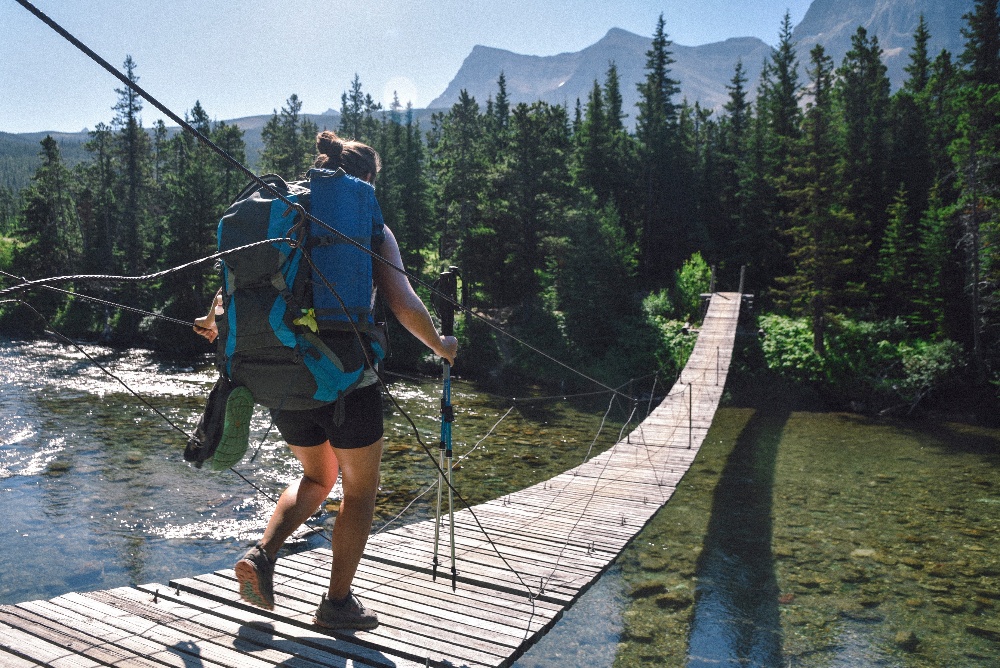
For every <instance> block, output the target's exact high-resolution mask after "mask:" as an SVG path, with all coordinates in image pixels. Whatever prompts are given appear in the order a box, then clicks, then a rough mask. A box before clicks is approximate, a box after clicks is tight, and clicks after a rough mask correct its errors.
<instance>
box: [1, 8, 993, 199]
mask: <svg viewBox="0 0 1000 668" xmlns="http://www.w3.org/2000/svg"><path fill="white" fill-rule="evenodd" d="M973 5H974V0H813V3H812V4H811V5H810V6H809V10H808V11H807V12H806V15H805V16H804V17H803V19H802V21H801V22H800V23H799V24H798V25H797V26H795V29H794V32H793V38H794V39H795V41H796V43H797V50H798V57H799V61H800V64H801V65H802V72H803V74H802V76H803V78H804V76H805V74H804V71H805V63H806V62H807V61H808V58H809V50H810V49H811V48H812V47H813V45H815V44H817V43H822V44H823V45H824V46H825V47H826V49H827V53H828V54H829V55H830V56H831V57H832V58H833V59H834V62H835V63H838V64H839V62H840V61H841V59H843V57H844V54H845V53H847V51H848V50H849V49H850V43H851V36H852V35H853V34H854V33H855V31H856V30H857V28H858V26H864V27H865V28H866V29H867V30H868V32H869V34H873V35H876V36H877V37H878V39H879V44H880V45H881V47H882V49H883V51H884V60H885V62H886V65H887V67H888V69H889V77H890V79H891V81H892V83H893V87H894V88H896V87H899V86H900V85H901V84H902V82H903V80H904V79H905V73H904V70H903V68H904V67H905V66H906V63H907V62H908V59H909V53H910V50H911V48H912V46H913V31H914V30H915V29H916V27H917V23H918V21H919V18H920V15H921V14H922V15H923V16H924V18H925V20H926V21H927V24H928V28H929V30H930V33H931V41H930V44H929V48H930V52H931V54H932V55H933V56H936V55H937V53H939V52H940V51H941V49H948V50H949V51H951V52H952V54H953V55H957V54H958V53H960V52H961V51H962V49H963V48H964V40H963V38H962V35H961V28H962V26H963V25H964V21H963V19H962V17H963V15H965V14H966V13H967V12H970V11H971V10H972V8H973ZM654 21H655V17H650V24H651V25H652V24H653V23H654ZM780 21H781V17H780V16H778V17H775V22H774V34H775V41H776V40H777V35H778V32H779V28H780ZM666 29H667V32H668V37H669V31H670V26H669V25H668V26H667V27H666ZM651 45H652V39H651V38H649V37H642V36H640V35H635V34H633V33H630V32H627V31H625V30H621V29H618V28H613V29H612V30H610V31H608V33H607V34H606V35H605V36H604V37H603V38H601V40H600V41H598V42H597V43H596V44H593V45H591V46H589V47H587V48H585V49H583V50H582V51H577V52H575V53H561V54H558V55H555V56H528V55H523V54H517V53H514V52H512V51H506V50H504V49H497V48H493V47H487V46H476V47H474V48H473V49H472V52H471V53H470V54H469V55H468V57H467V58H466V59H465V61H464V62H463V63H462V66H461V67H460V68H459V70H458V73H457V74H456V75H455V78H454V79H452V81H451V83H449V84H448V87H447V88H446V89H445V91H444V92H443V93H442V94H441V95H439V96H438V97H437V98H435V99H434V100H433V101H432V102H431V103H430V104H429V105H428V106H427V109H420V110H415V111H414V117H415V118H416V120H418V121H421V122H422V125H423V127H424V128H427V127H428V124H427V119H428V118H429V116H430V114H431V113H432V112H433V111H435V110H444V109H448V108H449V107H451V105H453V104H454V103H455V102H457V101H458V96H459V93H460V92H461V91H462V90H463V89H464V90H466V91H468V92H469V93H470V94H471V95H473V96H474V97H475V98H476V100H477V101H479V102H480V104H483V105H485V103H486V100H487V98H489V97H495V96H496V91H497V79H498V78H499V76H500V73H501V72H503V73H504V77H505V78H506V81H507V94H508V96H509V97H510V100H511V102H513V103H515V104H516V103H519V102H529V103H530V102H534V101H536V100H544V101H546V102H550V103H552V104H566V105H568V106H569V107H570V108H571V109H572V108H573V107H574V106H575V104H576V100H577V99H580V100H581V101H586V99H587V95H588V94H589V93H590V90H591V89H592V88H593V85H594V81H595V80H597V81H599V82H601V83H603V82H604V80H605V77H606V74H607V71H608V67H609V64H610V63H611V62H614V63H615V65H616V67H617V68H618V76H619V83H620V86H621V92H622V98H623V105H624V111H625V113H626V114H628V118H626V123H627V124H628V125H629V126H632V125H634V123H635V114H636V107H635V103H636V102H637V101H638V97H639V95H638V91H637V89H636V84H638V83H639V82H640V81H642V80H643V78H644V76H645V65H646V52H647V51H648V50H649V49H650V47H651ZM670 50H671V51H672V52H673V57H674V59H675V61H676V62H675V63H674V64H673V65H672V67H671V69H672V72H671V74H672V76H673V78H675V79H678V80H680V82H681V98H686V99H687V100H688V101H689V102H691V103H692V104H693V103H694V102H695V101H696V100H697V101H698V102H699V103H700V104H701V105H702V106H703V107H707V108H709V109H719V108H720V107H721V106H722V105H723V104H725V102H726V99H727V97H728V93H727V91H726V86H727V85H729V83H730V81H731V80H732V77H733V71H734V68H735V66H736V62H737V61H738V60H741V61H742V62H743V67H744V71H745V72H746V74H747V79H748V83H747V86H748V89H749V91H750V94H751V97H752V96H753V94H754V92H755V89H756V85H757V82H758V80H759V78H760V72H761V69H762V67H763V64H764V61H765V60H766V59H767V58H768V56H769V54H770V52H771V47H770V46H769V45H768V44H765V43H764V42H763V41H761V40H759V39H757V38H755V37H734V38H732V39H727V40H725V41H723V42H716V43H714V44H704V45H701V46H683V45H680V44H673V45H672V46H671V47H670ZM678 101H680V99H678ZM268 118H270V114H265V115H260V116H248V117H245V118H238V119H234V120H231V121H227V122H228V123H234V124H236V125H238V126H239V127H240V128H242V129H243V130H244V131H245V132H246V136H245V138H246V142H247V158H248V162H249V163H250V164H251V166H252V165H255V164H256V160H257V156H258V155H259V153H260V150H261V148H262V142H261V139H260V130H261V128H262V127H263V126H264V123H266V122H267V119H268ZM309 118H310V119H312V120H313V121H314V122H316V124H317V125H318V126H319V127H320V128H321V129H322V128H324V127H326V128H334V127H336V126H337V125H338V124H339V114H338V113H337V112H335V111H333V110H332V109H331V110H330V111H328V112H326V113H325V114H321V115H309ZM46 134H49V133H45V132H40V133H25V134H17V135H13V134H8V133H4V132H0V185H2V186H6V187H9V188H13V189H20V188H22V187H24V186H25V185H26V184H27V183H28V179H29V178H30V175H31V174H32V173H34V171H35V169H36V168H37V165H38V160H39V159H38V151H39V146H38V142H39V141H41V139H42V138H43V137H44V136H45V135H46ZM53 136H54V137H55V138H56V139H58V140H59V142H60V146H61V147H62V151H63V155H64V157H65V158H66V160H67V162H69V163H70V164H73V163H75V162H79V161H80V160H83V159H84V158H85V155H86V154H85V152H84V151H83V148H82V146H83V143H84V142H85V141H86V140H87V135H86V133H85V132H81V133H76V134H72V133H69V134H66V133H58V134H55V133H53Z"/></svg>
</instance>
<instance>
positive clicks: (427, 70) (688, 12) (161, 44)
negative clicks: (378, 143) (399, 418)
mask: <svg viewBox="0 0 1000 668" xmlns="http://www.w3.org/2000/svg"><path fill="white" fill-rule="evenodd" d="M810 2H811V0H661V1H659V2H655V1H652V0H590V1H587V0H431V1H430V2H415V1H413V0H356V2H353V3H344V2H340V1H333V0H327V1H323V0H298V1H296V2H288V1H286V0H269V1H268V2H261V1H251V0H155V1H154V0H150V1H140V0H33V1H32V4H34V5H35V6H36V7H37V8H39V9H40V10H41V11H42V12H44V13H46V14H48V15H49V16H50V17H51V18H52V19H54V20H55V21H56V22H57V23H59V24H61V25H62V26H63V28H65V29H66V30H68V31H69V32H70V33H72V34H73V35H75V36H76V37H77V38H78V39H79V40H80V41H82V42H83V43H84V44H86V45H87V46H88V47H90V48H91V49H92V50H94V51H95V52H96V53H98V54H99V55H100V56H102V57H103V58H104V59H105V60H107V61H108V62H109V63H111V64H112V65H114V66H116V67H118V68H121V65H122V63H123V62H124V61H125V58H126V56H128V55H131V56H132V59H133V60H134V61H135V63H136V65H137V69H136V73H137V74H138V76H139V85H141V86H142V87H143V88H145V89H146V90H147V91H148V92H149V93H150V94H151V95H153V96H155V97H157V98H158V99H159V100H160V102H162V103H163V104H165V105H166V106H167V107H168V108H170V109H171V110H172V111H174V112H175V113H177V114H178V115H183V114H184V113H185V112H186V111H187V110H189V109H191V108H192V107H193V106H194V103H195V102H196V101H200V102H201V105H202V107H204V109H205V110H206V111H207V112H208V114H209V116H210V117H212V118H213V119H216V120H230V119H235V118H240V117H243V116H253V115H261V114H270V113H272V112H273V111H275V110H278V109H280V108H281V107H282V106H283V105H284V104H285V102H286V100H287V99H288V97H289V96H290V95H292V94H293V93H294V94H296V95H298V97H299V98H300V99H301V100H302V111H303V112H305V113H312V114H319V113H323V112H325V111H326V110H328V109H330V108H333V109H337V110H339V109H340V96H341V94H342V93H343V92H344V91H345V90H346V89H347V88H348V87H349V86H350V84H351V81H352V80H353V79H354V76H355V75H358V76H359V77H360V80H361V85H362V87H363V89H364V91H365V92H367V93H370V94H371V96H372V97H373V98H375V99H376V100H378V101H380V102H383V104H385V105H388V103H390V102H391V101H392V97H393V92H394V91H395V92H396V93H397V94H398V96H399V99H400V100H401V102H402V103H403V104H404V105H405V104H406V102H407V101H409V102H411V103H412V104H413V106H414V107H415V108H423V107H426V106H427V104H428V103H429V102H430V101H431V100H433V99H434V98H435V97H437V96H438V95H440V94H441V93H442V92H444V90H445V88H446V87H447V85H448V82H449V81H451V79H452V78H453V77H454V76H455V74H456V73H457V72H458V69H459V68H460V67H461V65H462V61H463V60H464V59H465V57H466V56H467V55H468V54H469V53H470V52H471V51H472V47H473V46H475V45H477V44H482V45H484V46H491V47H495V48H500V49H507V50H509V51H514V52H516V53H521V54H528V55H537V56H548V55H554V54H557V53H565V52H573V51H579V50H581V49H583V48H585V47H587V46H590V45H591V44H593V43H595V42H597V41H598V40H599V39H600V38H601V37H603V36H604V35H605V34H606V33H607V32H608V30H610V29H611V28H622V29H624V30H628V31H630V32H633V33H636V34H639V35H645V36H651V35H652V33H653V30H654V29H655V27H656V21H657V18H658V17H659V15H660V14H661V13H662V14H663V17H664V22H665V30H666V32H667V35H668V37H669V39H671V40H672V41H673V42H675V43H677V44H681V45H685V46H697V45H700V44H708V43H711V42H717V41H721V40H724V39H727V38H729V37H745V36H755V37H760V38H761V39H763V40H764V41H765V42H767V43H768V44H774V43H776V42H777V38H778V31H779V28H780V24H781V19H782V17H783V16H784V14H785V12H786V11H788V12H790V14H791V18H792V24H793V25H795V24H796V23H798V22H799V21H800V20H801V19H802V17H803V16H804V15H805V12H806V10H807V9H808V7H809V4H810ZM121 87H122V84H121V82H119V81H118V80H116V79H114V78H113V77H112V76H111V75H110V74H109V73H107V72H105V71H104V70H103V69H101V67H100V66H98V65H97V64H96V63H94V62H93V61H91V60H90V59H89V58H88V57H87V56H85V55H84V54H83V53H82V52H80V51H78V50H77V49H76V48H75V47H73V46H72V45H71V44H70V43H69V42H67V41H66V40H64V39H63V38H62V37H60V36H59V35H58V34H56V33H55V32H54V31H53V30H52V29H51V28H49V27H48V26H46V25H45V24H44V23H42V22H41V21H40V20H39V19H38V18H36V17H35V16H34V15H32V14H31V13H29V12H28V10H26V9H25V8H24V7H22V6H21V5H20V4H19V3H18V2H16V1H15V0H0V132H11V133H21V132H42V131H53V132H78V131H80V130H82V129H84V128H89V129H92V128H93V127H94V126H95V125H96V124H97V123H100V122H104V123H109V122H110V121H111V119H112V118H113V116H114V112H113V111H112V107H113V106H114V103H115V100H116V99H117V95H116V93H115V89H116V88H121ZM161 117H162V115H161V114H160V112H158V111H157V110H156V109H155V108H153V106H152V105H149V104H146V105H145V106H144V109H143V112H142V121H143V124H144V125H146V126H149V125H151V124H152V123H154V122H155V121H156V120H158V119H159V118H161ZM167 124H168V125H173V123H171V122H170V121H169V120H168V121H167Z"/></svg>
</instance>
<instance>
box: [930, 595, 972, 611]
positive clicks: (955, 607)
mask: <svg viewBox="0 0 1000 668" xmlns="http://www.w3.org/2000/svg"><path fill="white" fill-rule="evenodd" d="M934 605H936V606H937V607H938V608H940V609H941V610H944V611H945V612H947V613H949V614H952V615H954V614H956V613H959V612H964V611H965V601H962V600H960V599H957V598H948V597H945V596H938V597H937V598H935V599H934Z"/></svg>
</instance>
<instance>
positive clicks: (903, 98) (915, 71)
mask: <svg viewBox="0 0 1000 668" xmlns="http://www.w3.org/2000/svg"><path fill="white" fill-rule="evenodd" d="M929 39H930V33H929V32H928V31H927V24H926V23H925V22H924V19H923V16H921V17H920V24H919V25H918V26H917V31H916V33H914V37H913V41H914V44H913V49H912V50H911V52H910V64H909V65H908V66H907V67H906V71H907V72H908V73H909V77H908V78H907V80H906V81H905V82H904V83H903V86H902V88H900V89H899V90H898V91H897V92H896V94H895V95H893V96H892V99H891V101H890V106H889V117H888V119H887V120H888V124H889V125H888V130H889V132H888V142H889V159H888V161H887V179H886V183H887V185H892V184H896V185H897V186H901V187H902V190H903V191H904V192H906V194H907V200H906V207H907V208H908V209H909V210H910V211H914V212H919V211H923V210H924V208H925V207H926V206H927V196H928V193H929V192H930V188H931V184H932V183H933V181H934V177H935V170H936V167H935V165H934V164H933V162H932V156H931V130H930V126H929V122H928V115H929V109H928V106H927V88H928V86H929V84H930V80H931V61H930V60H929V58H928V57H927V41H928V40H929ZM890 219H891V215H890ZM890 224H891V222H890Z"/></svg>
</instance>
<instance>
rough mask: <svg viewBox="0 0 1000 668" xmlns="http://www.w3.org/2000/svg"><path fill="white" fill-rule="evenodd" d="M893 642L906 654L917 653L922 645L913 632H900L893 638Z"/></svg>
mask: <svg viewBox="0 0 1000 668" xmlns="http://www.w3.org/2000/svg"><path fill="white" fill-rule="evenodd" d="M893 642H894V643H895V644H896V647H898V648H900V649H901V650H903V651H904V652H915V651H917V647H918V646H919V645H920V639H919V638H917V634H916V633H914V632H913V631H900V632H899V633H897V634H896V636H895V637H894V638H893Z"/></svg>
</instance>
